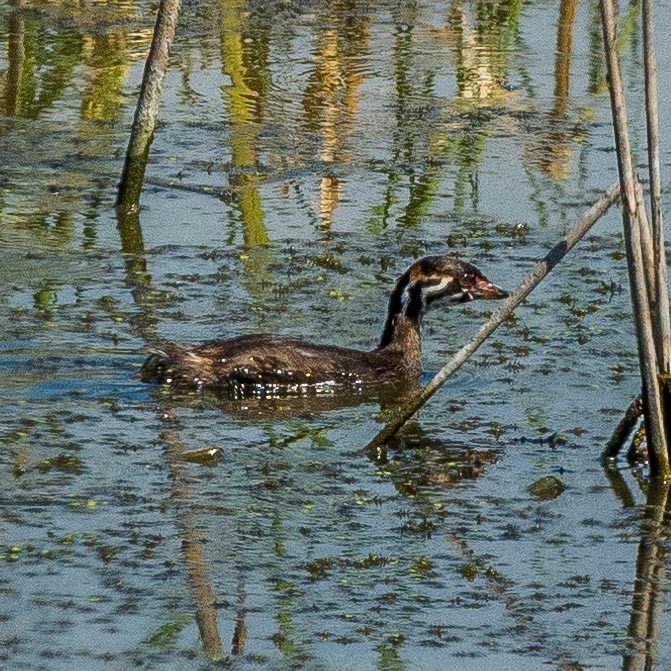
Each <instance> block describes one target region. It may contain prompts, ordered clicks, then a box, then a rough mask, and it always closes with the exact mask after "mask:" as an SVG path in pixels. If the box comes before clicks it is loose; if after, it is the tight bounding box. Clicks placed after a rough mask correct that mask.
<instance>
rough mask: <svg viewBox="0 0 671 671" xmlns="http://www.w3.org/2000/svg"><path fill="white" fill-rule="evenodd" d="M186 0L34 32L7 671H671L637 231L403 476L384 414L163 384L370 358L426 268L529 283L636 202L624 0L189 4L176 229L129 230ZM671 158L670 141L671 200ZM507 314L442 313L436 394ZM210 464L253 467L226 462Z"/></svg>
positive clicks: (17, 52) (171, 211)
mask: <svg viewBox="0 0 671 671" xmlns="http://www.w3.org/2000/svg"><path fill="white" fill-rule="evenodd" d="M621 5H622V7H621V12H622V21H621V26H622V31H621V36H620V43H621V49H622V54H623V61H624V70H625V74H626V76H627V95H628V101H629V106H630V110H631V113H632V117H633V118H634V119H636V121H635V123H633V124H632V135H633V143H634V150H635V152H636V154H637V158H638V159H639V161H640V163H641V165H642V164H643V161H644V157H645V149H644V137H643V128H644V125H643V124H642V122H641V121H640V119H641V109H642V93H641V89H642V84H641V77H640V75H639V73H640V39H639V37H638V25H639V14H638V9H639V8H638V3H636V2H631V3H621ZM155 9H156V3H149V2H146V1H144V0H137V1H132V0H118V1H117V2H113V1H112V0H109V1H107V2H105V1H104V0H99V1H94V0H84V1H83V2H79V3H76V9H73V3H69V2H58V1H52V2H47V1H44V0H9V1H8V2H5V3H2V4H1V5H0V166H2V167H1V168H0V170H1V172H0V240H1V242H2V244H1V246H0V278H1V281H0V371H1V378H0V379H1V381H0V439H1V441H2V451H1V452H0V477H1V478H2V494H1V497H2V498H1V501H2V507H1V509H0V555H1V557H2V559H1V560H0V561H1V564H0V565H1V566H2V571H1V573H0V586H1V589H2V595H3V597H4V598H3V600H2V604H1V605H0V660H1V661H0V666H2V668H6V669H12V670H14V669H31V670H33V669H34V670H37V669H45V670H49V671H52V670H56V669H68V670H70V669H119V670H121V669H129V668H147V669H166V670H167V669H170V670H172V669H209V668H215V667H217V668H218V667H219V666H230V667H232V668H234V669H290V668H291V669H298V668H301V669H324V670H326V669H333V670H342V669H380V670H384V671H397V670H398V671H400V670H402V669H408V670H411V669H412V670H415V669H426V670H429V669H436V668H449V669H457V670H460V669H465V670H471V669H478V670H487V669H516V670H517V669H519V670H529V671H531V670H536V669H545V668H548V669H564V670H567V669H571V670H573V669H617V668H623V669H635V668H636V669H637V668H644V664H646V663H648V664H650V665H651V667H648V668H652V666H654V664H655V662H656V663H657V667H658V668H660V669H663V668H667V667H668V666H669V664H671V643H670V642H669V639H668V636H666V637H665V636H664V633H668V631H670V630H671V617H670V614H669V610H670V608H671V597H670V596H669V581H668V577H667V576H666V574H665V568H666V564H667V563H668V559H666V555H665V552H666V551H667V550H668V549H669V542H668V535H667V531H668V530H667V527H666V526H665V524H664V523H663V521H661V520H662V518H663V513H664V505H665V504H664V497H663V493H661V494H660V493H659V492H656V491H654V490H651V491H649V492H648V493H647V494H646V492H645V486H644V485H645V483H643V487H641V486H640V484H639V482H640V480H641V479H640V477H636V476H637V474H636V473H632V472H630V471H627V470H625V469H621V470H620V471H619V472H611V473H606V472H604V471H603V470H602V468H601V467H600V465H599V455H600V451H601V449H602V447H603V445H604V442H605V439H606V438H607V436H608V435H609V433H610V431H611V430H612V428H613V426H614V424H615V423H616V421H617V420H618V419H619V416H620V413H621V411H622V410H623V409H624V408H625V407H626V405H627V404H628V403H629V401H630V400H631V398H632V397H633V395H634V394H635V393H636V391H637V388H638V381H637V362H636V357H635V344H634V340H633V327H632V322H631V316H630V309H629V297H628V290H627V279H626V274H625V264H624V260H623V250H622V240H621V232H620V231H621V225H620V221H619V215H618V213H617V212H616V211H613V212H611V213H610V214H609V215H608V216H607V217H606V218H605V219H604V220H603V222H601V223H599V224H598V225H597V227H596V228H595V229H594V233H593V234H592V235H590V236H589V237H588V239H587V240H586V241H585V242H584V243H581V245H580V246H579V247H578V249H577V250H576V251H575V252H574V253H573V254H572V255H571V256H570V258H569V259H568V260H567V261H566V262H565V263H564V264H562V266H561V267H560V268H558V269H557V270H556V271H555V272H554V273H553V275H552V277H551V278H550V279H549V280H548V281H547V282H545V283H544V284H543V285H542V286H541V287H540V288H539V289H538V290H537V291H536V292H535V293H534V294H533V295H532V297H531V298H530V300H528V301H527V302H526V304H525V305H524V306H522V307H521V308H520V309H518V311H517V315H516V318H515V319H514V320H510V321H509V322H508V323H507V324H506V325H505V326H504V327H503V328H502V329H501V330H500V331H499V332H498V333H497V335H496V336H495V337H494V338H493V339H492V340H491V341H490V342H489V343H488V344H486V345H485V346H484V347H483V349H482V350H481V352H480V353H478V355H477V356H476V357H475V358H474V359H473V360H472V361H471V362H470V363H469V364H468V365H467V366H466V367H465V368H464V369H462V371H461V372H460V373H459V374H458V375H457V376H455V377H454V378H453V379H452V381H451V382H450V384H448V385H446V386H445V387H444V388H443V390H442V391H441V392H440V393H439V394H438V395H437V396H436V397H435V398H434V399H432V401H431V402H430V404H429V405H428V406H426V408H425V409H424V411H423V412H422V414H421V416H420V418H419V419H418V420H417V421H416V422H415V423H414V424H413V425H412V426H410V427H408V429H407V430H406V431H405V432H404V433H403V435H402V436H401V437H400V438H399V440H398V441H397V442H396V443H395V444H394V445H393V446H392V449H390V451H389V454H388V457H387V460H386V461H385V462H382V463H378V462H373V461H370V460H369V459H368V458H367V456H366V454H365V452H364V451H363V449H362V448H363V447H364V446H365V445H366V443H367V442H368V441H369V440H370V439H371V438H372V436H373V435H374V434H375V433H376V431H377V430H378V429H379V427H380V422H381V421H383V420H384V417H385V413H386V412H387V410H388V407H387V405H386V404H384V403H383V404H380V403H379V402H376V400H375V399H370V398H365V397H362V398H356V399H351V401H352V403H351V405H350V406H349V407H347V406H346V407H338V405H339V403H330V400H329V399H325V400H320V405H319V406H308V407H296V406H295V405H294V406H291V403H289V404H286V403H283V402H275V403H274V404H271V407H268V405H263V404H261V405H259V404H258V403H257V404H231V403H220V402H218V401H216V400H214V399H210V398H207V397H201V396H187V397H176V396H171V395H170V394H169V393H166V392H164V391H162V390H159V389H156V388H155V387H150V386H147V385H142V384H140V383H139V381H138V380H137V377H136V375H137V372H138V370H139V366H140V364H141V362H142V359H143V355H144V354H143V353H144V351H145V350H146V348H147V347H149V346H151V345H152V344H155V343H157V342H160V341H161V340H163V339H169V340H177V341H185V342H189V341H200V340H204V339H208V338H213V337H220V336H222V337H227V336H233V335H236V334H240V333H253V332H259V331H274V332H280V333H284V334H289V335H300V336H304V337H307V338H310V339H313V340H317V341H329V342H334V343H337V344H341V345H351V346H359V347H369V346H371V345H372V344H374V343H375V341H376V339H377V338H378V337H379V331H380V329H381V327H382V323H383V319H384V308H385V303H386V297H387V295H388V291H389V289H390V287H391V285H392V283H393V281H394V280H395V278H396V277H397V275H398V274H399V273H400V272H401V271H402V270H403V269H404V268H405V266H406V265H407V264H408V263H409V262H410V261H411V260H412V259H414V258H416V257H418V256H420V255H422V254H425V253H443V252H445V251H449V250H451V251H452V252H453V253H455V254H458V255H459V256H461V257H462V258H464V259H467V260H470V261H473V262H475V263H476V264H478V266H480V267H481V268H482V270H483V271H484V272H485V273H486V274H487V275H488V276H490V277H491V278H492V279H493V280H495V281H496V282H498V283H500V284H502V285H504V286H506V287H507V288H509V289H512V288H514V287H515V286H516V284H517V283H518V282H519V281H520V280H521V279H522V278H523V277H524V275H525V274H526V273H527V272H528V271H529V269H530V268H531V267H532V266H533V264H534V263H535V261H536V260H537V259H538V258H539V257H540V256H542V255H543V254H544V253H545V251H546V250H547V249H548V248H549V246H550V245H551V244H553V243H554V241H556V240H557V239H558V237H559V236H560V235H561V234H562V233H563V232H564V231H565V230H566V228H567V227H568V226H569V225H571V224H572V222H574V220H575V219H576V218H577V217H578V216H579V214H580V213H581V212H582V211H583V210H584V209H586V207H587V206H588V205H589V204H590V203H591V202H592V201H593V200H594V199H595V197H596V196H597V195H599V194H600V193H601V192H602V191H603V190H604V189H605V188H606V187H608V186H609V185H610V184H611V183H613V182H614V181H615V179H616V166H615V155H614V153H613V150H612V133H611V126H610V112H609V107H608V98H607V94H606V87H605V82H604V65H603V59H602V54H601V51H600V33H599V19H598V13H597V3H596V2H595V1H594V0H591V1H590V0H587V1H586V2H582V3H578V2H576V1H574V0H562V1H561V2H559V3H557V2H549V1H542V0H541V1H530V2H526V3H522V2H520V1H518V0H508V1H504V0H501V1H498V2H497V1H493V0H490V1H484V0H470V1H469V0H461V1H458V0H454V1H449V0H446V1H439V2H421V1H419V2H407V3H402V2H398V3H394V2H385V1H382V2H376V3H372V2H371V3H366V2H360V3H359V2H351V1H349V2H348V1H344V0H343V1H341V0H334V1H332V2H324V3H322V2H318V1H313V2H294V1H293V0H287V1H286V2H245V1H244V0H231V1H226V2H224V1H222V2H217V1H216V0H193V1H189V2H185V5H184V8H183V12H182V17H181V19H180V24H179V29H178V34H177V38H176V41H175V45H174V53H173V64H172V68H171V70H170V73H169V74H168V77H167V79H166V84H165V89H164V98H163V104H162V108H161V122H160V127H159V129H158V131H157V134H156V138H155V141H154V144H153V146H152V150H151V156H150V164H149V167H148V171H147V183H146V187H145V190H144V193H143V198H142V211H141V216H140V222H139V225H135V226H133V225H129V224H126V225H124V226H121V227H119V226H118V225H117V221H116V218H115V213H114V207H113V205H114V197H115V188H116V183H117V179H118V175H119V173H120V169H121V158H122V156H123V151H124V148H125V144H126V142H127V138H128V132H129V125H130V121H131V119H132V113H133V110H134V104H135V100H136V97H137V92H138V87H139V82H140V79H141V75H142V67H143V62H144V58H145V55H146V52H147V48H148V44H149V42H150V39H151V29H152V24H153V17H154V14H155ZM655 11H656V15H657V31H658V34H659V36H660V38H661V39H660V40H659V42H660V45H659V52H658V60H659V69H660V73H662V77H661V80H662V85H663V87H662V100H661V103H662V110H661V112H662V119H661V123H662V137H664V138H668V137H670V136H671V133H670V131H671V128H670V126H671V111H670V104H671V103H670V99H669V97H668V95H667V90H666V83H665V82H666V80H665V78H664V74H665V73H668V72H669V71H670V69H671V50H670V48H669V42H668V41H663V38H664V36H665V35H668V33H669V27H670V23H671V3H670V2H669V1H668V0H662V1H660V2H657V3H655ZM670 163H671V158H670V154H669V146H668V143H667V146H666V147H665V148H664V153H663V167H664V171H665V175H666V176H667V178H666V181H665V185H666V184H668V174H669V172H670V170H671V166H670ZM667 200H668V199H667ZM669 218H670V217H669V214H667V219H669ZM490 308H491V306H490V305H487V304H485V305H481V304H477V303H476V304H473V305H472V306H455V307H451V308H439V309H436V310H434V311H433V312H431V313H430V314H429V315H428V319H427V323H426V326H425V329H424V336H425V352H424V362H425V369H426V372H427V376H428V375H430V374H431V372H435V371H436V370H437V369H438V368H439V367H440V366H441V365H442V363H443V362H444V361H445V359H446V357H448V356H449V354H450V353H451V352H453V351H455V350H456V349H457V348H458V347H459V345H460V344H461V343H462V342H463V341H464V340H465V339H466V338H467V337H468V336H469V335H470V334H471V333H472V332H474V331H475V330H476V329H477V327H478V325H479V324H480V323H481V322H482V321H483V319H484V318H485V316H486V315H487V313H488V310H489V309H490ZM278 405H279V406H281V407H277V406H278ZM287 405H289V406H290V407H286V406H287ZM206 447H207V448H209V447H216V448H218V449H219V450H220V452H221V459H220V460H219V461H216V460H212V462H211V463H209V465H208V464H203V463H193V462H192V461H191V460H190V459H189V458H188V454H187V453H188V452H190V451H193V450H198V449H201V448H206ZM185 454H187V456H186V457H185ZM542 478H556V479H558V480H559V481H560V482H561V485H560V484H559V483H558V482H555V481H550V484H551V485H553V484H554V486H550V487H549V488H546V489H542V488H539V487H532V485H534V483H537V482H538V481H539V480H541V479H542ZM530 487H531V489H530ZM637 575H638V576H639V578H641V577H644V576H647V578H646V579H645V580H640V581H639V582H638V583H637V582H635V580H636V576H637ZM649 585H652V586H653V587H654V589H653V594H654V598H650V596H649V592H646V586H649Z"/></svg>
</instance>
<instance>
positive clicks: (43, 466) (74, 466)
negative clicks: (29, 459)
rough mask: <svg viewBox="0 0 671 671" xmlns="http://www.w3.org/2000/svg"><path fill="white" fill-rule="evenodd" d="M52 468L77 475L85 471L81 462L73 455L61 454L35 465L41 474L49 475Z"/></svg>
mask: <svg viewBox="0 0 671 671" xmlns="http://www.w3.org/2000/svg"><path fill="white" fill-rule="evenodd" d="M52 468H53V469H56V470H57V471H62V472H64V473H75V474H77V475H79V474H80V473H81V472H82V471H83V470H84V467H83V465H82V462H81V460H80V459H78V458H77V457H76V456H74V455H73V454H59V455H57V456H55V457H52V458H51V459H42V461H38V462H37V463H36V464H35V470H36V471H39V472H40V473H48V472H49V471H50V470H51V469H52Z"/></svg>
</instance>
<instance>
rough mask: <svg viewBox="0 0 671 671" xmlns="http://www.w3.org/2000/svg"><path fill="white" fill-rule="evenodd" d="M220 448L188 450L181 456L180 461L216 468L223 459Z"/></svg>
mask: <svg viewBox="0 0 671 671" xmlns="http://www.w3.org/2000/svg"><path fill="white" fill-rule="evenodd" d="M223 454H224V453H223V450H222V449H221V448H220V447H206V448H204V449H201V450H190V451H189V452H184V453H183V454H182V459H183V460H184V461H188V462H189V463H191V464H203V465H204V466H216V465H217V464H218V463H219V462H220V461H221V458H222V457H223Z"/></svg>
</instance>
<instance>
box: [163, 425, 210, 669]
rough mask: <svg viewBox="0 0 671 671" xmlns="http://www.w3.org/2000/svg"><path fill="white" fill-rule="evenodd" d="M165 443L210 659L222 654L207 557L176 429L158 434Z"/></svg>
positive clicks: (198, 616) (185, 553)
mask: <svg viewBox="0 0 671 671" xmlns="http://www.w3.org/2000/svg"><path fill="white" fill-rule="evenodd" d="M161 437H162V439H163V441H164V442H165V446H166V451H165V454H166V460H167V463H168V468H169V469H170V476H171V480H172V483H173V490H172V498H173V499H174V500H175V501H176V502H177V510H178V515H179V518H180V522H181V524H180V527H181V530H180V534H181V537H182V548H181V549H182V557H183V560H184V565H185V567H186V574H187V580H188V584H189V588H190V589H191V595H192V597H193V600H194V603H195V605H196V622H197V624H198V630H199V632H200V639H201V641H202V644H203V651H204V652H205V654H206V655H207V656H208V657H210V658H221V657H222V656H223V651H222V645H221V636H220V635H219V626H218V623H217V607H216V605H215V604H216V599H215V596H214V591H213V589H212V585H211V583H210V579H209V577H208V575H207V559H206V557H205V544H204V542H203V534H202V531H201V530H200V529H199V528H198V526H197V525H196V524H194V520H192V519H190V515H189V512H188V511H189V508H188V503H189V501H188V499H189V488H188V485H187V483H186V481H185V474H184V466H183V462H182V460H181V455H182V452H183V447H182V444H181V442H180V439H179V433H178V432H177V431H166V432H164V433H163V434H162V436H161Z"/></svg>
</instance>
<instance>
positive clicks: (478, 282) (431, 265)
mask: <svg viewBox="0 0 671 671" xmlns="http://www.w3.org/2000/svg"><path fill="white" fill-rule="evenodd" d="M407 276H408V277H407V282H406V285H405V288H404V292H405V293H406V294H408V296H409V295H410V294H411V293H413V292H415V293H417V292H419V298H420V299H421V302H422V304H423V307H424V308H426V307H427V306H428V305H430V304H431V303H433V302H435V301H437V300H439V299H442V300H445V301H447V302H448V303H466V302H468V301H473V300H476V299H500V298H506V297H507V296H508V292H507V291H504V290H503V289H502V288H501V287H499V286H497V285H496V284H494V283H493V282H490V281H489V280H488V279H487V278H486V277H485V276H484V275H483V274H482V273H481V272H480V271H479V270H478V269H477V268H476V267H475V266H474V265H473V264H471V263H466V262H465V261H459V260H458V259H455V258H454V257H453V256H425V257H424V258H422V259H419V261H415V263H413V264H412V265H411V266H410V268H408V271H407Z"/></svg>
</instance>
